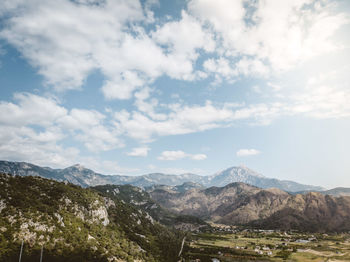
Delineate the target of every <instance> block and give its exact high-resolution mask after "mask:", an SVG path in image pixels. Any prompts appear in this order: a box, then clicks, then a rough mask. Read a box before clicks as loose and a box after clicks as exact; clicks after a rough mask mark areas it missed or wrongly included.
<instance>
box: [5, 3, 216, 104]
mask: <svg viewBox="0 0 350 262" xmlns="http://www.w3.org/2000/svg"><path fill="white" fill-rule="evenodd" d="M96 2H98V4H96V3H95V1H79V2H78V1H68V0H63V1H61V2H60V3H58V2H57V1H55V0H46V1H43V0H34V1H24V0H19V1H16V2H15V3H13V1H9V0H6V1H5V3H2V4H3V5H2V9H1V11H0V16H1V15H3V17H2V18H3V19H5V20H6V22H5V23H4V25H5V26H4V27H3V29H2V30H1V31H0V38H3V39H6V40H7V41H8V42H9V43H10V44H12V45H13V46H15V47H16V48H17V49H18V50H19V51H20V52H21V53H22V54H23V56H24V57H25V58H26V59H28V61H29V62H30V63H31V64H32V65H33V66H34V67H35V68H37V69H38V71H39V73H40V74H41V75H43V76H44V77H45V79H46V80H47V84H48V85H50V86H53V87H54V88H56V90H66V89H78V88H80V87H81V86H82V84H83V83H84V81H85V80H86V78H87V76H88V75H89V74H90V73H91V72H93V71H97V70H98V71H99V72H101V73H102V74H103V75H104V77H105V82H104V85H103V87H102V91H103V94H104V95H105V97H106V98H107V99H130V98H131V97H132V93H133V92H134V91H135V90H137V89H139V88H141V87H143V86H144V85H146V84H148V83H152V82H153V81H154V80H155V79H156V78H158V77H160V76H162V75H163V74H166V75H168V76H169V77H171V78H175V79H182V80H194V79H197V78H202V77H204V76H205V74H204V73H203V72H200V71H199V72H194V68H193V65H194V63H195V61H196V60H197V58H198V57H199V53H198V51H197V50H199V49H203V50H205V51H208V52H209V51H213V50H214V45H215V43H214V41H213V40H212V37H211V34H209V33H208V32H207V31H205V30H203V28H202V26H201V24H200V23H199V22H198V21H197V20H196V19H194V18H193V17H192V16H190V15H188V14H187V13H186V12H185V11H183V12H182V17H181V19H180V20H179V21H169V22H167V23H164V24H163V25H161V26H159V25H158V26H157V28H156V30H155V31H153V32H146V31H145V29H144V28H143V26H144V25H145V24H144V23H150V22H154V21H155V19H154V17H153V12H152V11H151V9H150V8H151V6H152V5H153V4H154V3H152V2H149V1H148V2H146V3H144V6H142V5H141V3H140V2H139V1H138V0H131V1H125V0H118V1H113V0H106V1H96ZM38 7H40V8H38ZM173 30H175V31H176V32H177V33H176V37H174V34H173Z"/></svg>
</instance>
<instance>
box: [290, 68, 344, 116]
mask: <svg viewBox="0 0 350 262" xmlns="http://www.w3.org/2000/svg"><path fill="white" fill-rule="evenodd" d="M349 69H350V67H349V66H345V67H343V68H338V69H337V70H334V71H330V72H327V73H323V74H320V75H316V76H313V77H310V78H309V80H308V82H307V84H306V87H305V88H304V89H303V92H292V94H291V95H290V96H289V97H288V101H286V102H285V104H286V106H285V107H286V109H285V110H286V111H287V113H289V114H292V115H294V114H302V115H305V116H308V117H312V118H318V119H326V118H344V117H349V116H350V104H349V101H350V100H349V99H350V90H349V86H350V81H349V77H348V72H349Z"/></svg>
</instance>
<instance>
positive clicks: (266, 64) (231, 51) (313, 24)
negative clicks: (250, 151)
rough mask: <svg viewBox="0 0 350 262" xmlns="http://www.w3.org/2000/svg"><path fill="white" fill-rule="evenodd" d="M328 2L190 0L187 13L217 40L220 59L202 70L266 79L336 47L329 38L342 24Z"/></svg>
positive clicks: (340, 17)
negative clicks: (198, 20)
mask: <svg viewBox="0 0 350 262" xmlns="http://www.w3.org/2000/svg"><path fill="white" fill-rule="evenodd" d="M333 7H334V3H333V2H331V1H310V0H300V1H294V0H287V1H283V2H281V1H276V0H269V1H245V0H239V1H230V0H220V1H215V2H212V1H207V0H191V1H190V2H189V4H188V8H189V12H190V14H192V15H193V16H195V17H197V18H198V19H200V20H201V21H202V22H203V25H204V26H207V25H209V28H210V29H212V32H213V33H214V34H215V35H216V36H217V38H218V40H219V41H218V42H219V48H218V53H219V54H220V56H221V57H219V58H216V59H215V58H211V59H209V60H207V61H206V62H205V63H204V68H205V69H206V70H207V71H208V72H210V73H213V74H215V75H216V77H224V78H229V79H232V78H233V79H234V78H236V77H239V76H241V75H254V76H256V74H258V75H259V76H264V77H266V76H268V75H269V74H270V72H271V70H273V71H274V72H279V71H285V70H288V69H291V68H293V67H294V66H296V65H298V64H300V63H302V62H304V61H306V60H308V59H310V58H312V57H315V56H319V55H322V54H325V53H327V52H330V51H333V50H336V49H338V48H340V46H338V45H337V43H336V42H333V41H332V40H331V39H330V36H332V35H333V34H334V33H335V32H336V30H337V29H339V28H340V27H341V26H342V25H344V24H346V23H348V21H349V20H348V17H346V15H345V14H341V13H337V12H335V11H334V8H333Z"/></svg>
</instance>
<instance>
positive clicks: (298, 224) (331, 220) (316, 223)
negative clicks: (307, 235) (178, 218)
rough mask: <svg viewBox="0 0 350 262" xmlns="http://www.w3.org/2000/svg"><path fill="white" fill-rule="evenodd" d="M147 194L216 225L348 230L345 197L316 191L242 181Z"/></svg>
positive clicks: (349, 200)
mask: <svg viewBox="0 0 350 262" xmlns="http://www.w3.org/2000/svg"><path fill="white" fill-rule="evenodd" d="M149 193H150V195H151V198H152V199H153V200H154V201H155V202H157V203H158V204H159V205H160V206H162V207H163V208H166V209H168V210H170V211H172V212H174V213H178V214H182V215H192V216H197V217H199V218H201V219H203V220H207V221H212V222H216V223H220V224H226V225H245V226H247V225H250V226H254V227H258V228H266V229H283V230H289V229H296V230H301V231H317V232H328V231H348V230H350V197H349V196H340V197H334V196H330V195H324V194H321V193H318V192H309V193H306V194H296V195H294V194H290V193H287V192H285V191H282V190H280V189H277V188H269V189H261V188H258V187H255V186H251V185H248V184H244V183H231V184H228V185H226V186H224V187H210V188H206V189H199V188H193V189H190V190H187V191H185V192H176V191H174V190H166V189H164V188H163V189H162V188H155V189H154V190H151V191H150V192H149Z"/></svg>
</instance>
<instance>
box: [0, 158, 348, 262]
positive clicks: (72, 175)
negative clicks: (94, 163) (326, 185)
mask: <svg viewBox="0 0 350 262" xmlns="http://www.w3.org/2000/svg"><path fill="white" fill-rule="evenodd" d="M4 163H5V164H4ZM0 167H1V168H2V170H7V171H12V172H13V173H14V174H15V175H12V174H5V173H4V174H1V175H0V183H1V187H2V191H1V192H0V214H1V216H0V230H1V233H2V234H1V236H0V261H18V252H19V248H20V247H21V243H23V244H24V250H23V262H24V261H36V260H37V258H38V255H39V254H40V250H41V249H43V251H44V252H45V258H46V259H49V260H50V261H62V260H64V261H72V262H75V261H81V254H84V259H85V260H84V261H116V262H117V261H118V262H121V261H128V262H129V261H135V262H136V261H147V262H148V261H154V262H156V261H159V262H171V261H183V262H190V261H191V262H193V261H196V262H199V261H201V262H203V261H204V262H205V261H208V262H213V261H214V262H218V261H220V262H223V261H347V260H350V243H349V241H350V235H349V232H350V196H348V195H347V191H348V189H347V188H336V189H334V190H328V191H324V190H323V191H319V192H314V191H309V190H306V191H302V192H287V191H284V190H282V189H280V188H264V187H258V186H254V185H251V184H247V183H243V182H235V181H237V180H242V176H243V177H244V176H245V178H248V177H249V176H252V175H253V176H254V177H255V178H256V179H258V178H260V177H261V175H259V174H256V173H253V172H252V171H249V169H247V168H244V169H241V168H230V169H228V170H229V171H227V172H226V175H227V173H229V174H230V176H228V177H229V178H228V177H227V176H226V175H224V176H223V177H224V178H225V179H226V180H225V179H223V177H222V174H221V175H219V176H218V175H216V178H217V179H218V178H220V179H221V180H220V181H226V182H227V183H228V184H224V186H205V185H203V184H200V183H198V181H197V182H193V181H192V180H193V179H192V178H193V177H194V180H195V179H196V176H193V177H192V175H189V174H187V175H184V176H182V178H184V177H186V178H187V179H189V180H190V181H187V180H186V179H185V182H183V180H182V178H180V180H172V179H170V180H168V183H167V184H158V182H159V181H160V182H164V181H165V180H166V179H167V178H173V177H176V176H175V175H174V176H171V175H164V174H157V175H154V174H153V175H147V177H148V180H147V181H148V183H146V184H143V186H136V185H133V184H132V183H128V182H127V181H128V180H131V179H139V178H135V177H128V178H127V179H126V180H124V182H122V183H120V184H116V183H117V182H116V181H114V182H113V183H107V181H106V180H100V178H101V177H100V176H99V175H96V173H93V171H91V170H87V169H85V168H83V167H81V166H73V167H69V168H68V169H63V170H56V171H54V173H55V174H56V175H55V176H54V175H53V174H52V169H50V168H42V167H38V166H35V165H31V164H27V163H11V162H4V161H3V162H0ZM45 170H46V171H45ZM44 171H45V172H46V173H45V172H44ZM248 171H249V172H250V174H249V175H248V174H247V172H248ZM6 173H10V172H6ZM38 174H39V175H38ZM59 174H61V175H62V174H64V175H63V176H61V175H59ZM224 174H225V172H224ZM220 176H221V177H220ZM106 177H107V178H108V179H115V178H110V177H109V176H106ZM143 178H145V177H143ZM151 178H152V179H153V180H152V179H151ZM119 179H120V177H119ZM154 179H156V180H154ZM176 179H178V178H176ZM77 181H85V182H84V183H85V184H84V185H85V186H84V185H82V184H81V183H80V182H79V183H78V182H77ZM88 181H89V183H92V184H99V185H95V186H92V187H90V186H87V182H88ZM92 181H94V182H92ZM135 181H136V180H135ZM137 181H139V180H137ZM150 181H152V182H151V183H150ZM157 181H158V182H157ZM232 181H233V182H232ZM73 182H76V183H73ZM119 182H120V181H119ZM129 182H130V181H129ZM226 182H225V183H226ZM104 183H106V184H104ZM177 183H179V184H177ZM220 183H223V182H220ZM326 192H330V193H332V194H326ZM179 254H180V255H179Z"/></svg>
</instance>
